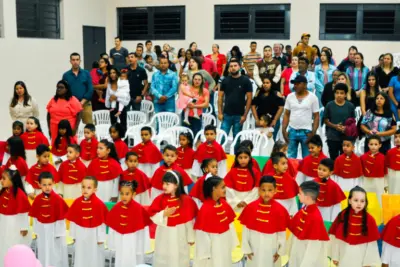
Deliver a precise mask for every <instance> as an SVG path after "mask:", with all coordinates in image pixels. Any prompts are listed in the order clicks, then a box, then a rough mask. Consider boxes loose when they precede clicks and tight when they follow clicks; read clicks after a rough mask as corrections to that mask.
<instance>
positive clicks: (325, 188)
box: [314, 178, 346, 207]
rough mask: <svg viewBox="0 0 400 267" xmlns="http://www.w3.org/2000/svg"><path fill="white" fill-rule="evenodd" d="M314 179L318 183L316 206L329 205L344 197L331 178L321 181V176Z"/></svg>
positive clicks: (338, 201) (337, 202)
mask: <svg viewBox="0 0 400 267" xmlns="http://www.w3.org/2000/svg"><path fill="white" fill-rule="evenodd" d="M314 181H315V182H317V183H318V184H319V188H320V190H319V195H318V198H317V205H318V206H320V207H331V206H334V205H336V204H339V203H341V202H342V201H343V200H345V199H346V195H345V194H344V193H343V191H342V189H341V188H340V186H339V185H338V184H337V183H336V182H335V181H333V180H332V179H328V180H327V181H326V182H323V181H322V179H321V178H315V179H314Z"/></svg>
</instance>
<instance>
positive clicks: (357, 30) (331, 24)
mask: <svg viewBox="0 0 400 267" xmlns="http://www.w3.org/2000/svg"><path fill="white" fill-rule="evenodd" d="M320 12H321V13H320V34H319V38H320V40H370V41H375V40H376V41H399V40H400V4H368V5H364V4H347V5H346V4H340V5H339V4H321V6H320Z"/></svg>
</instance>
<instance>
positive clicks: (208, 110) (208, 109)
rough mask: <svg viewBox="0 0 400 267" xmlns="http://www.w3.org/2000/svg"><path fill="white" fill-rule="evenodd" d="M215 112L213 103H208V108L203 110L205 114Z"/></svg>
mask: <svg viewBox="0 0 400 267" xmlns="http://www.w3.org/2000/svg"><path fill="white" fill-rule="evenodd" d="M212 113H213V107H212V105H211V104H209V105H208V108H206V110H205V111H204V112H203V114H212Z"/></svg>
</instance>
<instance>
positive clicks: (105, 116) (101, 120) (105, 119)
mask: <svg viewBox="0 0 400 267" xmlns="http://www.w3.org/2000/svg"><path fill="white" fill-rule="evenodd" d="M93 120H94V122H95V123H96V125H102V124H106V125H111V120H110V111H108V110H97V111H94V112H93Z"/></svg>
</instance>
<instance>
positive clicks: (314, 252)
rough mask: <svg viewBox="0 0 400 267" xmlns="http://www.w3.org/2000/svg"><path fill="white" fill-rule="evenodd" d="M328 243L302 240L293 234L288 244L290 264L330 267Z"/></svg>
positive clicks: (305, 266) (292, 265)
mask: <svg viewBox="0 0 400 267" xmlns="http://www.w3.org/2000/svg"><path fill="white" fill-rule="evenodd" d="M328 245H329V244H328V241H319V240H300V239H298V238H297V237H296V236H294V235H293V234H292V235H291V236H290V238H289V245H288V248H289V250H288V252H289V266H290V267H328V259H327V249H328ZM345 267H347V266H345ZM349 267H350V266H349ZM351 267H353V266H351Z"/></svg>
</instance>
